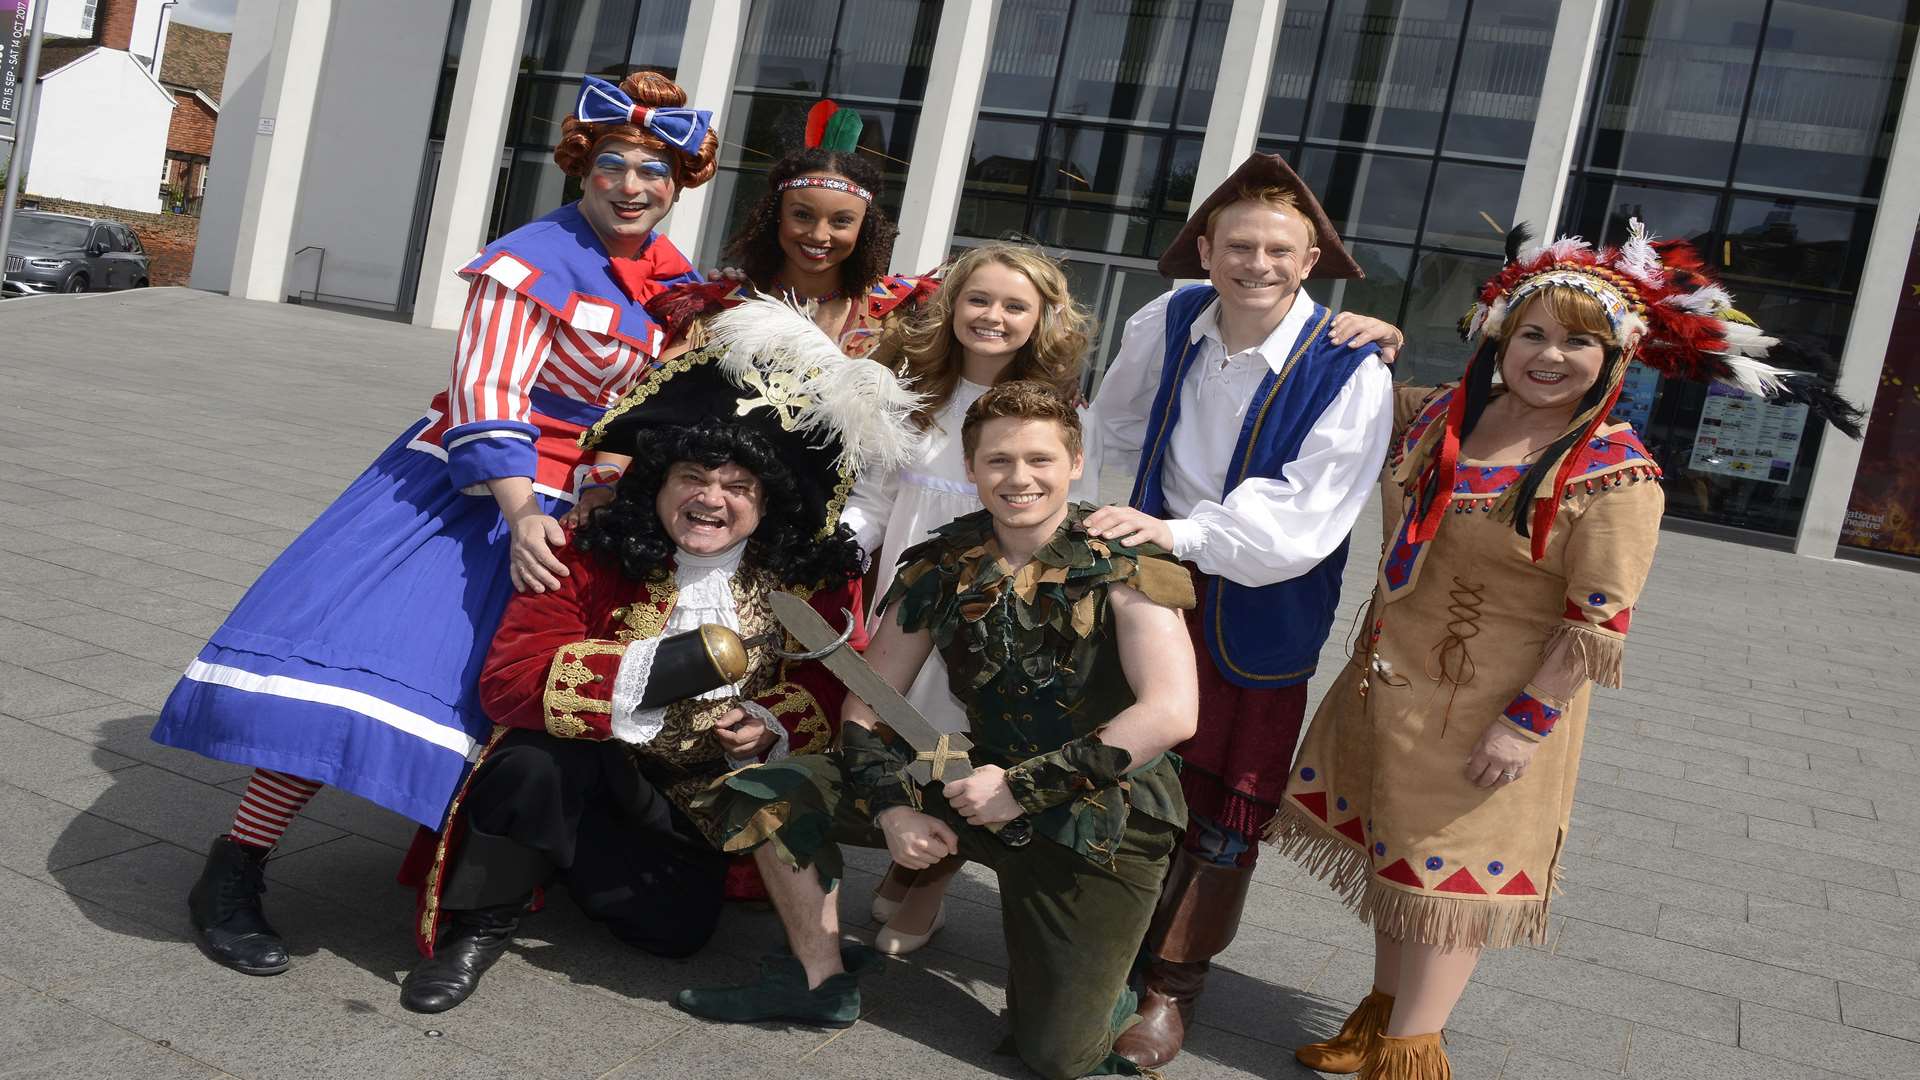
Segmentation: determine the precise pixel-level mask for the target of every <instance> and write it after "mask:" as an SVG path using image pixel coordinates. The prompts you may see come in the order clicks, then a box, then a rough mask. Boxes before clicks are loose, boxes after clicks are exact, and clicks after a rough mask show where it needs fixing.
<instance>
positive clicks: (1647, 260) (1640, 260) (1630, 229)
mask: <svg viewBox="0 0 1920 1080" xmlns="http://www.w3.org/2000/svg"><path fill="white" fill-rule="evenodd" d="M1619 265H1620V269H1621V270H1623V271H1625V272H1626V273H1629V274H1632V275H1633V276H1634V277H1637V278H1640V279H1641V280H1643V281H1651V282H1656V283H1659V282H1664V281H1666V279H1667V271H1666V267H1665V266H1663V265H1662V264H1661V262H1660V253H1659V252H1658V251H1655V250H1654V249H1653V235H1652V234H1651V233H1649V232H1647V226H1646V225H1645V224H1644V223H1643V222H1641V220H1640V219H1639V218H1631V219H1629V220H1628V222H1627V242H1626V243H1624V244H1621V245H1620V264H1619Z"/></svg>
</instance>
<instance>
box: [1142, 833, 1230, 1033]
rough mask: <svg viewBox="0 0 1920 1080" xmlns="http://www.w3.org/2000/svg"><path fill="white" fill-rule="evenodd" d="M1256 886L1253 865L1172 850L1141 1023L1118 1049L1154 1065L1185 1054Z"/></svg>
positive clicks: (1150, 932) (1151, 932)
mask: <svg viewBox="0 0 1920 1080" xmlns="http://www.w3.org/2000/svg"><path fill="white" fill-rule="evenodd" d="M1252 883H1253V868H1252V867H1250V866H1249V867H1239V866H1217V865H1215V864H1213V863H1210V862H1207V861H1206V860H1204V859H1201V858H1200V857H1199V856H1197V855H1194V854H1192V853H1191V852H1188V851H1186V850H1185V849H1182V850H1180V851H1176V852H1175V853H1174V856H1173V866H1172V867H1171V868H1170V869H1169V870H1168V871H1167V883H1166V885H1165V886H1164V887H1163V888H1162V890H1161V893H1160V907H1159V910H1157V911H1156V912H1154V917H1153V925H1152V926H1150V927H1148V929H1147V941H1146V945H1147V950H1148V951H1149V952H1151V953H1152V954H1153V962H1152V963H1150V964H1148V965H1147V970H1146V974H1145V976H1144V978H1143V979H1142V980H1141V981H1142V984H1143V985H1142V987H1141V993H1140V1022H1139V1023H1137V1024H1135V1025H1133V1026H1132V1027H1130V1028H1128V1029H1127V1030H1126V1031H1124V1032H1122V1033H1121V1035H1120V1037H1119V1038H1118V1039H1116V1040H1114V1044H1113V1052H1114V1053H1116V1054H1119V1055H1120V1056H1121V1057H1123V1058H1126V1059H1127V1060H1128V1061H1131V1062H1133V1063H1134V1064H1135V1065H1138V1066H1141V1067H1142V1068H1149V1069H1152V1068H1158V1067H1160V1066H1162V1065H1165V1064H1166V1063H1167V1062H1169V1061H1172V1060H1173V1059H1174V1058H1175V1057H1177V1056H1179V1054H1180V1047H1181V1046H1182V1045H1184V1044H1185V1043H1186V1041H1187V1027H1188V1025H1190V1024H1191V1023H1192V1022H1193V1008H1194V1002H1195V1000H1196V999H1198V998H1199V996H1200V991H1201V989H1202V988H1204V987H1205V985H1206V980H1207V964H1208V961H1210V960H1212V959H1213V958H1214V957H1215V956H1217V955H1219V954H1220V953H1221V952H1222V951H1223V950H1224V949H1226V947H1227V946H1228V945H1229V944H1231V943H1232V941H1233V935H1234V932H1235V931H1237V930H1239V929H1240V912H1241V910H1242V909H1243V908H1245V907H1246V904H1247V889H1248V887H1249V886H1250V885H1252Z"/></svg>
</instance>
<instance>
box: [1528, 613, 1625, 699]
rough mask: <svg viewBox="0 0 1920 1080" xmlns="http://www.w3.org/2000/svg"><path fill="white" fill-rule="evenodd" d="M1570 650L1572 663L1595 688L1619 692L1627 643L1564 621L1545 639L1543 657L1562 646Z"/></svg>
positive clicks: (1586, 627) (1621, 638)
mask: <svg viewBox="0 0 1920 1080" xmlns="http://www.w3.org/2000/svg"><path fill="white" fill-rule="evenodd" d="M1563 645H1564V646H1565V647H1566V648H1568V649H1570V650H1572V652H1573V658H1574V660H1575V661H1576V662H1577V663H1578V664H1579V668H1580V670H1581V671H1582V672H1584V673H1585V674H1586V676H1587V678H1589V679H1591V680H1593V684H1594V685H1595V686H1605V687H1609V688H1611V689H1615V690H1618V689H1619V688H1620V680H1621V676H1622V675H1623V674H1624V673H1625V668H1626V655H1627V639H1626V638H1624V637H1614V636H1611V635H1608V634H1606V633H1604V632H1602V631H1600V630H1596V629H1594V628H1593V627H1591V626H1587V625H1584V624H1582V623H1576V622H1570V621H1563V622H1561V624H1560V626H1559V628H1558V629H1556V630H1555V631H1554V632H1553V634H1552V636H1550V637H1548V638H1547V644H1546V648H1544V649H1543V650H1541V655H1542V656H1549V655H1551V654H1552V653H1553V651H1554V650H1555V649H1558V648H1561V647H1562V646H1563Z"/></svg>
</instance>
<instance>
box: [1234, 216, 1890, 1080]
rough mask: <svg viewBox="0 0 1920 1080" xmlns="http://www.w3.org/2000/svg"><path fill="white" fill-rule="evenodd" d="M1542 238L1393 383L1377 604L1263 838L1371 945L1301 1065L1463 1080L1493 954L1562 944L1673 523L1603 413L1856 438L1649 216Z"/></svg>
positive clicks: (1644, 467)
mask: <svg viewBox="0 0 1920 1080" xmlns="http://www.w3.org/2000/svg"><path fill="white" fill-rule="evenodd" d="M1525 240H1526V233H1525V230H1524V228H1516V229H1515V230H1514V232H1513V233H1512V234H1510V235H1509V237H1508V245H1507V250H1508V261H1507V265H1506V267H1505V268H1504V269H1503V270H1502V271H1501V272H1500V274H1498V275H1497V276H1496V277H1494V279H1493V280H1491V281H1489V282H1488V283H1487V285H1486V286H1485V288H1484V289H1483V291H1482V292H1481V295H1480V298H1479V302H1478V303H1477V304H1476V305H1475V307H1474V309H1473V310H1472V312H1470V313H1469V314H1468V316H1467V318H1465V319H1464V320H1462V323H1461V331H1462V334H1463V336H1465V337H1466V338H1467V340H1468V341H1469V342H1477V343H1478V347H1477V349H1476V350H1475V352H1474V354H1473V357H1472V359H1471V360H1470V361H1469V363H1468V365H1467V370H1466V374H1465V376H1464V377H1463V378H1462V380H1461V381H1460V382H1459V383H1457V384H1454V385H1452V386H1447V387H1442V388H1440V389H1437V390H1427V389H1416V388H1405V387H1403V388H1401V389H1400V390H1399V401H1398V407H1397V408H1396V417H1395V438H1394V441H1393V444H1392V450H1391V451H1390V456H1389V459H1388V477H1387V480H1386V483H1385V484H1384V489H1385V494H1386V503H1385V521H1386V524H1387V527H1388V533H1387V536H1388V539H1387V543H1386V546H1385V551H1384V554H1383V557H1382V560H1381V564H1380V571H1379V578H1378V582H1377V585H1376V588H1375V592H1374V596H1373V600H1372V603H1371V605H1370V606H1369V608H1368V611H1367V613H1366V615H1365V622H1364V624H1363V629H1362V633H1361V639H1360V641H1359V642H1358V648H1356V650H1355V652H1354V659H1353V662H1352V663H1351V664H1349V665H1348V666H1347V668H1346V669H1345V670H1344V671H1343V672H1342V673H1341V675H1340V677H1339V680H1338V681H1337V682H1336V683H1335V684H1334V686H1333V687H1332V689H1330V690H1329V691H1328V693H1327V696H1326V699H1325V700H1324V701H1323V702H1322V703H1321V706H1320V709H1319V711H1318V712H1317V713H1316V714H1315V716H1314V718H1313V722H1312V725H1311V726H1310V727H1309V729H1308V732H1307V735H1306V738H1305V740H1304V741H1303V742H1302V743H1301V746H1300V750H1299V753H1298V755H1297V756H1296V758H1295V759H1294V763H1293V774H1292V776H1291V778H1290V779H1289V781H1288V785H1287V790H1286V796H1285V798H1284V800H1283V802H1282V804H1281V808H1280V812H1279V813H1278V814H1277V815H1276V817H1275V819H1274V821H1273V824H1272V825H1271V826H1270V827H1269V831H1268V839H1269V840H1270V841H1272V842H1274V843H1276V844H1278V845H1279V846H1280V847H1281V848H1282V850H1284V851H1286V852H1288V853H1289V854H1291V855H1293V856H1295V857H1296V858H1298V859H1300V860H1301V861H1302V862H1303V863H1305V864H1306V866H1307V867H1308V868H1309V869H1310V870H1312V871H1313V872H1314V873H1316V874H1317V875H1319V876H1321V877H1323V878H1325V879H1326V880H1328V881H1329V883H1330V884H1332V885H1333V887H1334V888H1335V889H1336V890H1338V891H1339V892H1340V893H1341V894H1342V895H1343V896H1344V897H1345V899H1346V900H1347V902H1348V904H1349V905H1351V906H1352V907H1354V908H1355V909H1356V910H1357V912H1358V913H1359V915H1360V917H1361V919H1362V920H1363V921H1364V922H1366V923H1368V924H1369V925H1371V926H1372V927H1373V930H1374V941H1375V955H1374V987H1373V991H1372V993H1370V994H1369V995H1368V996H1367V998H1366V999H1365V1000H1364V1001H1362V1002H1361V1004H1360V1007H1359V1008H1358V1009H1357V1010H1356V1011H1355V1012H1354V1013H1353V1015H1352V1016H1350V1017H1349V1018H1348V1019H1347V1021H1346V1024H1345V1025H1344V1026H1343V1027H1342V1029H1341V1031H1340V1032H1339V1034H1338V1035H1337V1036H1335V1037H1334V1038H1332V1039H1330V1040H1328V1041H1327V1042H1322V1043H1314V1044H1312V1045H1308V1046H1303V1047H1301V1048H1299V1049H1298V1050H1297V1051H1295V1056H1297V1057H1298V1058H1299V1059H1300V1060H1301V1061H1302V1062H1303V1063H1305V1064H1306V1065H1308V1066H1310V1067H1312V1068H1315V1069H1319V1070H1322V1071H1324V1072H1334V1073H1342V1072H1348V1073H1350V1072H1358V1073H1360V1074H1361V1075H1362V1076H1364V1077H1383V1078H1384V1077H1395V1078H1406V1080H1435V1078H1443V1077H1448V1076H1450V1075H1451V1073H1450V1071H1449V1067H1448V1064H1447V1058H1446V1052H1445V1049H1444V1046H1443V1040H1442V1036H1441V1034H1440V1032H1441V1029H1442V1028H1443V1027H1444V1026H1445V1024H1446V1022H1447V1018H1448V1017H1449V1015H1450V1014H1451V1012H1452V1009H1453V1006H1454V1004H1455V1002H1457V1001H1458V1000H1459V997H1460V993H1461V991H1462V990H1463V989H1464V988H1465V986H1466V983H1467V979H1468V978H1469V977H1470V976H1471V975H1472V973H1473V969H1474V966H1475V964H1476V963H1477V961H1478V959H1479V956H1480V953H1481V951H1482V950H1483V949H1487V948H1503V947H1508V946H1512V945H1516V944H1523V943H1530V942H1539V941H1542V940H1544V938H1545V936H1546V930H1547V905H1548V900H1549V897H1550V895H1551V893H1552V891H1553V890H1554V888H1555V887H1556V886H1557V883H1558V877H1559V873H1560V853H1561V851H1562V850H1563V844H1564V842H1565V839H1566V833H1567V827H1568V822H1569V818H1570V814H1571V810H1572V805H1573V790H1574V784H1575V781H1576V779H1577V776H1578V772H1579V764H1580V745H1581V739H1582V736H1583V734H1584V730H1585V726H1586V717H1587V709H1588V702H1589V697H1590V689H1589V687H1590V685H1591V684H1594V683H1598V684H1600V685H1603V686H1619V685H1620V675H1621V666H1622V665H1621V661H1622V656H1623V651H1624V647H1625V644H1626V633H1627V627H1628V623H1629V622H1630V620H1631V619H1632V615H1633V607H1634V602H1635V600H1636V599H1637V597H1638V595H1639V593H1640V590H1641V588H1642V586H1643V585H1644V584H1645V582H1646V579H1647V573H1648V570H1649V569H1650V568H1651V566H1652V563H1653V551H1654V546H1655V543H1656V542H1657V540H1658V538H1659V528H1660V516H1661V512H1662V509H1663V507H1664V500H1663V498H1662V495H1661V491H1660V485H1659V483H1658V481H1659V479H1660V469H1659V467H1658V466H1657V465H1656V464H1655V463H1654V461H1653V458H1652V457H1651V455H1649V454H1648V452H1647V450H1646V448H1645V447H1644V446H1643V445H1642V444H1641V442H1640V439H1639V438H1638V436H1636V435H1635V434H1634V432H1633V429H1632V428H1631V426H1630V425H1628V424H1625V423H1622V422H1619V421H1616V420H1614V419H1612V418H1611V416H1610V415H1609V413H1610V411H1611V409H1612V408H1613V405H1614V403H1615V401H1616V400H1617V399H1618V397H1619V393H1620V384H1621V380H1622V379H1623V377H1624V374H1625V370H1626V367H1627V364H1628V363H1629V362H1631V361H1633V360H1636V359H1637V360H1639V361H1640V362H1642V363H1645V364H1647V365H1648V366H1650V367H1653V368H1655V369H1656V370H1658V371H1659V372H1660V373H1661V374H1663V375H1665V376H1667V377H1669V378H1690V379H1703V380H1704V379H1715V380H1720V381H1725V382H1728V383H1732V384H1735V385H1739V386H1741V387H1742V388H1744V389H1746V390H1748V391H1750V392H1753V393H1755V394H1758V395H1762V396H1764V397H1766V398H1768V399H1769V400H1775V401H1780V400H1792V401H1798V402H1803V403H1806V404H1808V405H1810V406H1811V407H1812V409H1813V410H1814V412H1815V413H1816V414H1817V415H1820V416H1821V417H1823V418H1824V419H1827V420H1829V421H1830V422H1832V423H1834V424H1835V426H1837V427H1839V428H1840V429H1841V430H1842V431H1844V432H1845V433H1847V434H1849V435H1853V436H1856V437H1857V436H1858V434H1859V428H1858V416H1859V414H1858V413H1857V412H1856V411H1854V410H1852V409H1851V407H1849V406H1848V405H1847V404H1846V403H1845V402H1843V401H1841V400H1840V399H1839V398H1837V397H1835V396H1834V395H1833V393H1832V392H1831V390H1830V389H1828V388H1827V387H1825V386H1824V385H1823V384H1821V383H1819V382H1818V381H1817V380H1815V379H1812V378H1810V377H1808V376H1805V375H1801V374H1797V373H1793V372H1789V371H1785V370H1782V369H1780V368H1776V367H1773V366H1771V365H1769V364H1767V363H1765V362H1764V361H1763V360H1762V359H1761V358H1762V357H1765V356H1766V355H1768V353H1769V350H1775V351H1777V349H1775V347H1776V346H1778V344H1779V343H1778V342H1776V341H1775V340H1774V339H1772V338H1769V337H1766V336H1764V335H1762V334H1761V333H1760V331H1759V330H1758V328H1756V327H1755V326H1754V325H1753V323H1752V322H1751V320H1749V319H1747V318H1746V317H1745V316H1744V315H1742V314H1740V313H1739V312H1738V311H1736V310H1735V309H1734V308H1733V304H1732V298H1731V297H1730V296H1729V295H1728V294H1727V292H1726V290H1724V289H1723V288H1721V287H1720V286H1719V285H1718V284H1717V283H1716V282H1714V281H1713V280H1712V279H1711V278H1709V277H1708V276H1707V274H1706V272H1705V270H1704V268H1703V266H1702V264H1701V261H1700V258H1699V256H1698V255H1697V254H1696V253H1695V252H1694V251H1693V249H1692V248H1690V247H1688V246H1686V245H1684V244H1678V243H1669V244H1656V243H1654V242H1652V241H1651V240H1650V239H1649V237H1648V236H1647V234H1646V232H1645V230H1644V229H1643V228H1642V226H1641V225H1640V223H1639V222H1637V221H1635V222H1633V223H1632V227H1631V229H1630V233H1629V237H1628V239H1627V241H1626V242H1625V243H1624V244H1622V245H1621V246H1620V247H1618V248H1605V249H1600V250H1595V249H1593V248H1591V247H1589V246H1588V245H1587V244H1585V243H1584V242H1582V241H1580V240H1578V239H1562V240H1560V241H1558V242H1557V243H1554V244H1552V245H1549V246H1547V247H1546V248H1544V249H1540V250H1534V251H1528V252H1524V253H1523V252H1522V251H1521V250H1520V248H1521V247H1522V245H1523V244H1524V243H1525ZM1496 372H1497V373H1498V374H1499V376H1500V382H1499V383H1498V384H1496V383H1495V381H1494V375H1495V374H1496Z"/></svg>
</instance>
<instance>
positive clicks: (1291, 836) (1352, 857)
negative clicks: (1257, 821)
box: [1266, 802, 1373, 907]
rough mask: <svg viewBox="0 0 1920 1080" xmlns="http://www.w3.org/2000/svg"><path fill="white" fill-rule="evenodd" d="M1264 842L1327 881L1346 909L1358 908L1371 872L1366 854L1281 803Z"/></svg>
mask: <svg viewBox="0 0 1920 1080" xmlns="http://www.w3.org/2000/svg"><path fill="white" fill-rule="evenodd" d="M1266 840H1267V843H1269V844H1272V845H1273V846H1274V847H1277V848H1279V849H1280V854H1282V855H1285V856H1286V857H1288V858H1290V859H1292V860H1294V861H1295V862H1297V863H1299V864H1300V865H1301V866H1302V867H1304V868H1305V869H1306V871H1307V873H1309V874H1312V875H1313V876H1314V877H1317V878H1319V879H1320V880H1321V881H1324V882H1326V883H1327V885H1328V886H1329V887H1330V888H1332V889H1333V891H1334V892H1337V893H1339V894H1340V898H1341V899H1342V900H1345V901H1346V903H1347V906H1348V907H1357V906H1359V904H1360V901H1361V899H1362V898H1363V897H1364V896H1365V895H1366V891H1367V877H1368V875H1369V874H1371V873H1372V872H1373V863H1372V861H1371V860H1369V859H1368V858H1367V853H1366V852H1365V851H1363V850H1361V849H1360V848H1358V847H1355V846H1354V844H1353V841H1351V840H1348V839H1347V838H1346V837H1344V836H1341V835H1340V834H1339V833H1336V832H1334V831H1332V830H1331V829H1328V828H1327V827H1326V824H1325V823H1323V822H1322V821H1321V820H1320V819H1319V818H1316V817H1314V816H1313V815H1312V814H1309V813H1308V812H1306V811H1305V810H1302V809H1301V808H1300V807H1298V806H1296V805H1294V804H1293V803H1290V802H1283V803H1281V804H1280V812H1279V813H1277V814H1275V815H1274V816H1273V820H1272V821H1270V822H1268V823H1267V828H1266Z"/></svg>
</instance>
